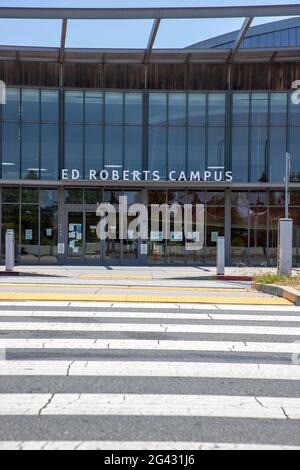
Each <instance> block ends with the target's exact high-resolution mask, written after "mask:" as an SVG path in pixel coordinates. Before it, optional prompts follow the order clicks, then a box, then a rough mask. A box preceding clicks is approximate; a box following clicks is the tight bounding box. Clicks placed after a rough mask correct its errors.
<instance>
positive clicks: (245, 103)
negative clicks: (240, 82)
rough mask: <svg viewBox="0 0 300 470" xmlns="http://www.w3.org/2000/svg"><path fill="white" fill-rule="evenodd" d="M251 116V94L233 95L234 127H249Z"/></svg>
mask: <svg viewBox="0 0 300 470" xmlns="http://www.w3.org/2000/svg"><path fill="white" fill-rule="evenodd" d="M249 114H250V95H249V93H233V98H232V122H233V125H234V126H248V124H249Z"/></svg>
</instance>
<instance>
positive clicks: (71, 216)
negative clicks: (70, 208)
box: [67, 212, 83, 258]
mask: <svg viewBox="0 0 300 470" xmlns="http://www.w3.org/2000/svg"><path fill="white" fill-rule="evenodd" d="M67 240H68V246H67V256H68V257H69V258H81V257H82V256H83V213H82V212H69V213H68V227H67Z"/></svg>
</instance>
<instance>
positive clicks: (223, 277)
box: [215, 276, 254, 282]
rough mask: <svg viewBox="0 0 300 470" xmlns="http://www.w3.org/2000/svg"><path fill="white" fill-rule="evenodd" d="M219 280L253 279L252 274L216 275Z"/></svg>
mask: <svg viewBox="0 0 300 470" xmlns="http://www.w3.org/2000/svg"><path fill="white" fill-rule="evenodd" d="M215 279H216V280H217V281H248V282H249V281H253V279H254V278H253V277H252V276H216V277H215Z"/></svg>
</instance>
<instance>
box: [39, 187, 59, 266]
mask: <svg viewBox="0 0 300 470" xmlns="http://www.w3.org/2000/svg"><path fill="white" fill-rule="evenodd" d="M48 194H49V192H48ZM49 202H50V201H49ZM57 233H58V208H57V206H51V205H49V206H48V207H44V208H41V242H40V245H41V246H40V257H41V263H45V264H55V263H57V242H58V237H57Z"/></svg>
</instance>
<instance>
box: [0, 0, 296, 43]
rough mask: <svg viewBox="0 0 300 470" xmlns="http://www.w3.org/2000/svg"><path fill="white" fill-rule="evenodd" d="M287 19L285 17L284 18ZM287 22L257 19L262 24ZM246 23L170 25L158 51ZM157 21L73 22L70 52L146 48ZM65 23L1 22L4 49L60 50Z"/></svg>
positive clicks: (48, 2)
mask: <svg viewBox="0 0 300 470" xmlns="http://www.w3.org/2000/svg"><path fill="white" fill-rule="evenodd" d="M262 4H264V5H276V4H277V5H283V4H299V0H296V1H293V0H286V1H284V0H279V1H276V0H272V1H268V0H262V1H257V0H247V1H245V0H244V1H239V0H235V1H234V2H233V1H230V0H216V1H209V0H63V1H58V0H44V1H38V0H36V1H34V0H32V1H24V0H23V1H20V0H0V7H5V6H10V7H25V6H26V7H43V8H46V7H66V8H67V7H86V8H88V7H100V8H101V7H102V8H108V7H109V8H114V7H115V8H117V7H127V8H130V7H184V6H185V7H187V6H228V5H234V6H236V5H262ZM284 18H285V17H284ZM278 19H282V18H257V19H256V20H255V21H254V23H253V25H258V24H262V23H266V22H270V21H274V20H278ZM243 21H244V18H229V19H226V20H224V19H206V20H164V21H162V22H161V26H160V29H159V33H158V35H157V39H156V42H155V45H154V47H155V48H182V47H186V46H188V45H190V44H194V43H196V42H199V41H202V40H205V39H209V38H211V37H214V36H218V35H220V34H225V33H228V32H231V31H235V30H238V29H239V28H240V27H241V26H242V24H243ZM152 23H153V22H152V21H148V20H136V21H132V20H131V21H129V20H126V21H112V20H107V21H99V20H92V21H69V23H68V34H67V41H66V47H103V48H114V47H118V48H123V47H124V48H145V47H146V45H147V42H148V38H149V34H150V31H151V27H152ZM60 31H61V21H56V20H53V21H49V20H6V19H1V18H0V44H1V45H28V46H37V45H39V46H45V47H46V46H48V47H51V46H52V47H58V46H59V43H60Z"/></svg>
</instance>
